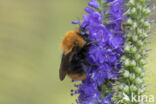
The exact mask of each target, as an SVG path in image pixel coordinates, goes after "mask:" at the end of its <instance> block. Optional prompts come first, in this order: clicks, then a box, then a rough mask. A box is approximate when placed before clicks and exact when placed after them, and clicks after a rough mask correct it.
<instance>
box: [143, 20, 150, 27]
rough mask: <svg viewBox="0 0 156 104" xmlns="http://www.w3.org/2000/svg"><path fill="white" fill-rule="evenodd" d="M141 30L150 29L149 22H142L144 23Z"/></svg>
mask: <svg viewBox="0 0 156 104" xmlns="http://www.w3.org/2000/svg"><path fill="white" fill-rule="evenodd" d="M143 28H144V29H147V28H150V24H149V22H147V21H146V22H144V23H143Z"/></svg>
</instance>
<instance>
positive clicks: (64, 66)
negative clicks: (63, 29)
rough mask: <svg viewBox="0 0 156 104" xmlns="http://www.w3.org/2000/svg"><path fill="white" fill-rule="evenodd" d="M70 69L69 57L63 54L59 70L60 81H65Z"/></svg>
mask: <svg viewBox="0 0 156 104" xmlns="http://www.w3.org/2000/svg"><path fill="white" fill-rule="evenodd" d="M68 68H69V55H68V54H67V55H65V54H64V53H63V54H62V59H61V65H60V69H59V77H60V80H61V81H62V80H64V78H65V76H66V74H67V70H68Z"/></svg>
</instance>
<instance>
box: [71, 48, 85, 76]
mask: <svg viewBox="0 0 156 104" xmlns="http://www.w3.org/2000/svg"><path fill="white" fill-rule="evenodd" d="M87 53H88V47H87V46H84V47H83V48H81V49H79V51H77V52H76V53H75V54H74V55H73V57H72V60H71V62H70V65H69V71H68V73H70V74H84V73H86V70H85V69H84V65H85V62H86V58H87V57H86V56H87V55H86V54H87Z"/></svg>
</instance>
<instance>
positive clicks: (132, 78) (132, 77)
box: [129, 73, 135, 81]
mask: <svg viewBox="0 0 156 104" xmlns="http://www.w3.org/2000/svg"><path fill="white" fill-rule="evenodd" d="M129 78H130V80H131V81H133V80H135V74H134V73H132V74H130V76H129Z"/></svg>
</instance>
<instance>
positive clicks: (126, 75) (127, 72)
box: [123, 70, 129, 78]
mask: <svg viewBox="0 0 156 104" xmlns="http://www.w3.org/2000/svg"><path fill="white" fill-rule="evenodd" d="M123 77H124V78H128V77H129V71H127V70H125V72H124V73H123Z"/></svg>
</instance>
